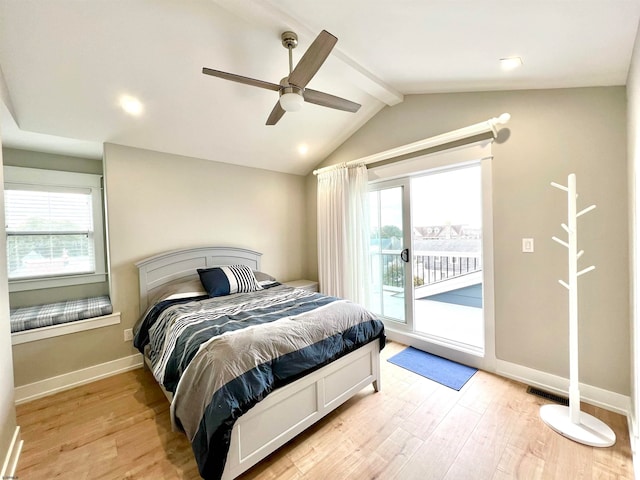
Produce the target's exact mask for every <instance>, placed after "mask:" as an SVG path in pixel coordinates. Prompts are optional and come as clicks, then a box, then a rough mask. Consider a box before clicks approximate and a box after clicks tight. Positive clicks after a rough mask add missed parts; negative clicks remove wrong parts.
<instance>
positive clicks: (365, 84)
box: [213, 0, 404, 106]
mask: <svg viewBox="0 0 640 480" xmlns="http://www.w3.org/2000/svg"><path fill="white" fill-rule="evenodd" d="M213 2H215V3H216V4H218V5H219V6H220V7H222V8H224V9H225V10H227V11H229V12H231V13H233V14H234V15H237V16H238V17H240V18H243V19H245V20H247V21H249V22H251V23H254V24H259V25H264V26H269V27H273V26H274V25H278V26H284V25H286V26H287V28H288V29H290V30H294V31H295V32H296V33H297V34H298V36H301V37H307V38H309V39H313V38H315V36H316V35H317V34H318V32H317V31H315V30H314V29H313V28H311V27H310V26H309V25H306V24H305V23H304V22H302V21H301V20H300V19H298V18H296V17H294V16H292V15H290V14H289V13H287V12H285V11H283V10H281V9H280V7H279V6H278V5H277V3H276V2H274V1H273V0H259V1H258V0H213ZM280 33H281V32H278V34H280ZM339 45H340V44H339V43H338V45H337V46H336V47H335V48H334V49H333V51H332V54H334V56H335V58H337V59H339V60H340V61H341V62H343V63H344V64H345V65H346V66H348V67H349V81H350V82H352V83H353V84H354V85H356V86H357V87H358V88H360V89H361V90H363V91H365V92H366V93H368V94H369V95H371V96H372V97H374V98H376V99H378V100H379V101H381V102H383V103H385V104H386V105H389V106H393V105H397V104H398V103H401V102H402V101H403V100H404V95H403V94H402V93H400V92H398V91H397V90H396V89H395V88H393V87H391V86H390V85H387V84H386V83H385V82H383V81H382V80H380V79H379V78H378V77H376V76H375V75H374V74H373V73H372V72H370V71H368V70H367V69H366V68H364V67H363V66H362V65H360V64H359V63H358V62H356V61H355V60H354V59H353V58H351V57H349V56H348V55H347V54H346V53H344V52H343V51H342V50H341V49H340V47H339Z"/></svg>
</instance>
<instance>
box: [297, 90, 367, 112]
mask: <svg viewBox="0 0 640 480" xmlns="http://www.w3.org/2000/svg"><path fill="white" fill-rule="evenodd" d="M304 101H305V102H309V103H315V104H316V105H321V106H323V107H329V108H335V109H336V110H344V111H345V112H351V113H355V112H357V111H358V110H359V109H360V104H359V103H356V102H352V101H351V100H347V99H345V98H340V97H336V96H335V95H330V94H328V93H324V92H319V91H317V90H311V89H310V88H305V90H304Z"/></svg>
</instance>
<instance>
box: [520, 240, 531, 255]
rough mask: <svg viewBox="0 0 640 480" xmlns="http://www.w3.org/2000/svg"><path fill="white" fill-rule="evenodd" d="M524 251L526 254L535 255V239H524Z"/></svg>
mask: <svg viewBox="0 0 640 480" xmlns="http://www.w3.org/2000/svg"><path fill="white" fill-rule="evenodd" d="M522 251H523V252H524V253H533V238H523V239H522Z"/></svg>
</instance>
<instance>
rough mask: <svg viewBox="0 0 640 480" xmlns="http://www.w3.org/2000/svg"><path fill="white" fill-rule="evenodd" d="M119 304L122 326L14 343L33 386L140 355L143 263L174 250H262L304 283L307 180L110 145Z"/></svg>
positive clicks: (19, 379) (115, 298)
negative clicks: (139, 265)
mask: <svg viewBox="0 0 640 480" xmlns="http://www.w3.org/2000/svg"><path fill="white" fill-rule="evenodd" d="M104 163H105V188H106V193H107V223H108V229H109V248H110V257H111V279H112V288H111V299H112V302H113V306H114V310H115V311H119V312H121V314H122V317H121V319H122V323H121V324H120V325H114V326H109V327H103V328H98V329H95V330H89V331H85V332H79V333H74V334H71V335H64V336H61V337H55V338H49V339H45V340H39V341H36V342H31V343H25V344H21V345H16V346H14V363H15V382H16V385H18V386H19V385H25V384H28V383H32V382H35V381H38V380H42V379H45V378H49V377H53V376H56V375H60V374H63V373H67V372H71V371H74V370H79V369H81V368H86V367H89V366H92V365H96V364H99V363H103V362H107V361H111V360H116V359H118V358H122V357H126V356H128V355H131V354H133V353H136V352H137V350H135V349H134V348H133V347H132V345H131V342H123V329H125V328H131V327H132V326H133V324H134V323H135V322H136V320H137V319H138V274H137V270H136V268H135V265H134V264H135V262H137V261H139V260H142V259H144V258H147V257H149V256H152V255H155V254H158V253H161V252H163V251H167V250H174V249H180V248H187V247H194V246H203V245H221V246H238V247H244V248H249V249H252V250H257V251H259V252H262V253H263V257H262V268H263V270H264V271H266V272H269V273H271V274H272V275H274V276H275V277H276V278H278V279H279V280H292V279H297V278H305V276H306V274H307V272H306V266H305V261H306V246H305V244H304V238H305V237H304V235H305V232H306V228H307V227H306V217H305V208H306V204H305V202H306V194H305V189H304V177H300V176H296V175H286V174H282V173H275V172H270V171H266V170H259V169H255V168H247V167H238V166H234V165H229V164H224V163H217V162H211V161H207V160H198V159H194V158H188V157H180V156H176V155H170V154H165V153H159V152H152V151H149V150H140V149H135V148H129V147H123V146H119V145H113V144H106V145H105V156H104Z"/></svg>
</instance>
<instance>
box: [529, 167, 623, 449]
mask: <svg viewBox="0 0 640 480" xmlns="http://www.w3.org/2000/svg"><path fill="white" fill-rule="evenodd" d="M551 185H552V186H554V187H556V188H559V189H560V190H564V191H565V192H567V207H568V208H567V212H568V213H567V217H568V220H567V221H568V224H569V225H568V226H567V225H565V224H564V223H563V224H562V225H561V226H562V228H563V229H564V230H565V231H566V232H567V234H568V235H569V240H568V241H567V242H565V241H563V240H560V239H559V238H557V237H552V239H553V240H554V241H556V242H558V243H559V244H560V245H564V246H565V247H567V249H568V250H569V281H568V282H564V281H563V280H560V284H561V285H562V286H563V287H565V288H566V289H567V290H569V406H568V407H565V406H563V405H543V406H542V407H541V408H540V417H541V418H542V420H543V421H544V422H545V423H546V424H547V425H549V426H550V427H551V428H552V429H553V430H555V431H556V432H558V433H559V434H561V435H564V436H565V437H567V438H570V439H571V440H575V441H576V442H580V443H584V444H585V445H590V446H592V447H609V446H611V445H613V444H614V443H616V434H615V433H614V432H613V430H611V428H609V427H608V426H607V425H606V424H605V423H604V422H602V421H601V420H599V419H597V418H595V417H593V416H592V415H589V414H588V413H585V412H581V411H580V380H579V376H578V277H579V276H581V275H584V274H585V273H587V272H590V271H592V270H593V269H594V268H596V267H594V266H593V265H592V266H590V267H587V268H585V269H583V270H580V271H578V259H579V258H580V257H581V256H582V254H583V253H584V250H580V251H578V224H577V223H578V222H577V220H578V217H581V216H582V215H584V214H585V213H587V212H590V211H591V210H593V209H594V208H596V206H595V205H591V206H590V207H587V208H585V209H584V210H581V211H579V212H577V213H576V198H577V197H578V194H577V191H576V176H575V174H573V173H572V174H570V175H569V177H568V185H567V186H566V187H565V186H563V185H558V184H557V183H551Z"/></svg>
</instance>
